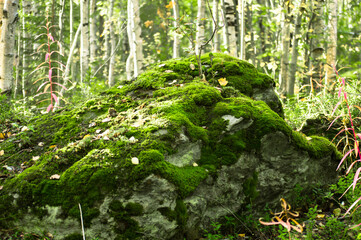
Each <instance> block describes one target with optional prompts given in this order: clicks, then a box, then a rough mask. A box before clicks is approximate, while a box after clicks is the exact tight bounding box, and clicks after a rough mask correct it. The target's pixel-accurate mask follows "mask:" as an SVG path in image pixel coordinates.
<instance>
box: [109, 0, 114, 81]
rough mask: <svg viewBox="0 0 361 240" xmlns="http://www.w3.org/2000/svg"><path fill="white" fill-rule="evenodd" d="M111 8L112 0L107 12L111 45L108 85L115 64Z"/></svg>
mask: <svg viewBox="0 0 361 240" xmlns="http://www.w3.org/2000/svg"><path fill="white" fill-rule="evenodd" d="M113 8H114V0H111V1H110V8H109V10H110V12H109V19H110V23H109V24H110V25H109V33H110V45H111V52H110V54H111V55H110V62H109V72H108V84H109V87H112V86H114V66H115V54H114V51H115V34H114V21H113Z"/></svg>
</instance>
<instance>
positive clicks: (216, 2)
mask: <svg viewBox="0 0 361 240" xmlns="http://www.w3.org/2000/svg"><path fill="white" fill-rule="evenodd" d="M213 17H214V19H215V20H216V22H213V25H212V26H213V31H215V29H216V28H218V26H217V24H219V0H213ZM219 50H220V47H219V35H218V32H216V34H215V35H214V38H213V51H214V52H219Z"/></svg>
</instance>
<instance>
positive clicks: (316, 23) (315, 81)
mask: <svg viewBox="0 0 361 240" xmlns="http://www.w3.org/2000/svg"><path fill="white" fill-rule="evenodd" d="M323 4H324V1H323V0H315V1H314V2H313V11H312V19H311V26H312V30H313V32H312V34H311V36H312V37H311V44H310V48H311V54H310V55H311V56H310V58H311V59H310V71H311V79H310V83H311V91H314V90H316V91H320V90H321V89H320V88H321V80H322V78H323V73H322V72H323V67H322V56H323V53H324V51H325V49H324V44H323V40H324V36H323V34H324V29H325V23H324V19H323Z"/></svg>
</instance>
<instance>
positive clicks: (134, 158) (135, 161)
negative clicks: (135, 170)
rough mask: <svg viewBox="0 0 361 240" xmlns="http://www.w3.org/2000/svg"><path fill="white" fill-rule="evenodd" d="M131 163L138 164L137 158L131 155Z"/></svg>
mask: <svg viewBox="0 0 361 240" xmlns="http://www.w3.org/2000/svg"><path fill="white" fill-rule="evenodd" d="M132 163H133V164H134V165H138V164H139V159H138V158H136V157H133V158H132Z"/></svg>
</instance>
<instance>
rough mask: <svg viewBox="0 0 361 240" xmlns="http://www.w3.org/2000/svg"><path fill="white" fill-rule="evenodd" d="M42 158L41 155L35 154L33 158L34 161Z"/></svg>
mask: <svg viewBox="0 0 361 240" xmlns="http://www.w3.org/2000/svg"><path fill="white" fill-rule="evenodd" d="M39 159H40V156H33V158H32V160H33V161H38V160H39Z"/></svg>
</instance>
